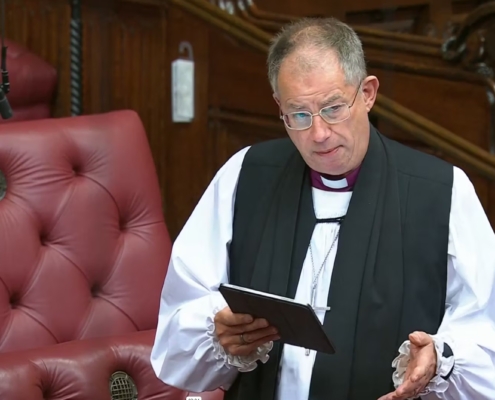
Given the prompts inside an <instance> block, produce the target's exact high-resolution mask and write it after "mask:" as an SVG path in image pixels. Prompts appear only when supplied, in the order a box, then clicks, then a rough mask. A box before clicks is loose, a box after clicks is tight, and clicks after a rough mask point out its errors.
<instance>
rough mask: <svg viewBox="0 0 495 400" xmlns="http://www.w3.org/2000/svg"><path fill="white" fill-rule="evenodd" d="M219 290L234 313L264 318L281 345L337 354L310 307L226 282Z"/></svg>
mask: <svg viewBox="0 0 495 400" xmlns="http://www.w3.org/2000/svg"><path fill="white" fill-rule="evenodd" d="M219 291H220V293H221V294H222V296H223V297H224V298H225V301H226V302H227V304H228V305H229V307H230V309H231V310H232V312H233V313H236V314H249V315H251V316H253V318H264V319H266V320H267V321H268V323H269V324H270V325H271V326H274V327H275V328H277V329H278V332H279V335H280V342H282V343H286V344H290V345H293V346H299V347H302V348H305V349H310V350H316V351H319V352H322V353H328V354H333V353H335V348H334V346H333V345H332V342H331V341H330V339H329V338H328V336H327V334H326V333H325V331H324V330H323V325H322V324H321V322H320V320H319V319H318V317H317V316H316V314H315V312H314V310H313V308H312V307H311V306H310V305H309V304H301V303H298V302H296V301H295V300H293V299H290V298H287V297H281V296H276V295H273V294H270V293H264V292H259V291H256V290H252V289H248V288H244V287H240V286H236V285H231V284H227V283H225V284H221V285H220V287H219Z"/></svg>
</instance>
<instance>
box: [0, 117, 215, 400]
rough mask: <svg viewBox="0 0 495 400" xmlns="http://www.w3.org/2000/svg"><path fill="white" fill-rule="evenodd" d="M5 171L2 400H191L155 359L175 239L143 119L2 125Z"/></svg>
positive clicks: (0, 211) (0, 269) (0, 231)
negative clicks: (165, 379) (162, 377)
mask: <svg viewBox="0 0 495 400" xmlns="http://www.w3.org/2000/svg"><path fill="white" fill-rule="evenodd" d="M0 171H2V172H3V174H4V176H5V177H6V182H7V183H6V190H5V192H4V193H3V194H2V193H0V199H1V200H0V282H1V284H0V353H1V354H0V399H2V400H17V399H19V400H21V399H22V400H36V399H47V398H50V399H75V400H99V399H101V400H103V399H105V400H108V399H110V398H112V399H119V400H128V399H129V400H130V399H134V398H136V397H134V392H133V391H135V390H137V394H138V396H139V397H138V398H139V400H146V399H153V400H156V399H164V400H183V399H185V397H186V396H187V393H185V392H183V391H180V390H178V389H175V388H171V387H167V386H166V385H165V384H163V383H162V382H161V381H159V380H158V379H157V378H156V376H155V374H154V372H153V370H152V369H151V365H150V362H149V357H150V352H151V346H152V344H153V340H154V335H155V328H156V323H157V317H158V307H159V297H160V291H161V288H162V284H163V281H164V277H165V274H166V270H167V265H168V259H169V256H170V249H171V244H170V239H169V235H168V232H167V229H166V226H165V222H164V219H163V214H162V206H161V198H160V191H159V186H158V180H157V176H156V172H155V167H154V164H153V160H152V157H151V152H150V149H149V147H148V143H147V138H146V134H145V131H144V129H143V126H142V124H141V122H140V120H139V117H138V116H137V115H136V113H134V112H132V111H118V112H112V113H108V114H102V115H91V116H81V117H74V118H63V119H45V120H40V121H27V122H18V123H12V124H5V125H1V126H0ZM0 186H1V185H0ZM114 374H116V375H114ZM112 376H113V377H112ZM131 381H133V382H134V383H135V385H136V388H137V389H135V388H132V387H131V386H130V384H129V382H131ZM220 394H221V393H220ZM205 396H206V395H205ZM205 398H206V397H205Z"/></svg>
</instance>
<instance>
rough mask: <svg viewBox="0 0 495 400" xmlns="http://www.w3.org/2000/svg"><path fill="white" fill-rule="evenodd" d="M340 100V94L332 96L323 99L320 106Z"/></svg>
mask: <svg viewBox="0 0 495 400" xmlns="http://www.w3.org/2000/svg"><path fill="white" fill-rule="evenodd" d="M340 99H342V95H341V94H334V95H333V96H331V97H329V98H328V99H325V100H324V101H323V102H322V103H321V105H322V106H324V105H327V104H330V103H333V102H334V101H337V100H340Z"/></svg>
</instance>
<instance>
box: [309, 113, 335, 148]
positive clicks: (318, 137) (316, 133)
mask: <svg viewBox="0 0 495 400" xmlns="http://www.w3.org/2000/svg"><path fill="white" fill-rule="evenodd" d="M311 135H312V137H313V140H314V141H315V142H317V143H323V142H324V141H325V140H327V139H328V138H329V137H330V136H331V135H332V129H331V126H330V124H327V123H326V122H325V121H324V120H323V118H321V116H320V115H315V116H313V126H311Z"/></svg>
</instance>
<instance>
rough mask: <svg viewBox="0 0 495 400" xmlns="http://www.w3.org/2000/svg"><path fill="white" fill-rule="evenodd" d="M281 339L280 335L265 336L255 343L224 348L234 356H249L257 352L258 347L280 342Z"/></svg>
mask: <svg viewBox="0 0 495 400" xmlns="http://www.w3.org/2000/svg"><path fill="white" fill-rule="evenodd" d="M278 339H280V337H279V336H278V335H269V336H265V337H263V338H261V339H259V340H257V341H255V342H253V343H249V344H244V345H239V344H232V345H228V346H224V348H225V350H226V351H227V352H229V353H230V354H232V355H234V356H247V355H249V354H251V353H252V352H253V351H255V350H256V349H257V348H258V347H260V346H262V345H264V344H265V343H268V342H270V341H274V340H278Z"/></svg>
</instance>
